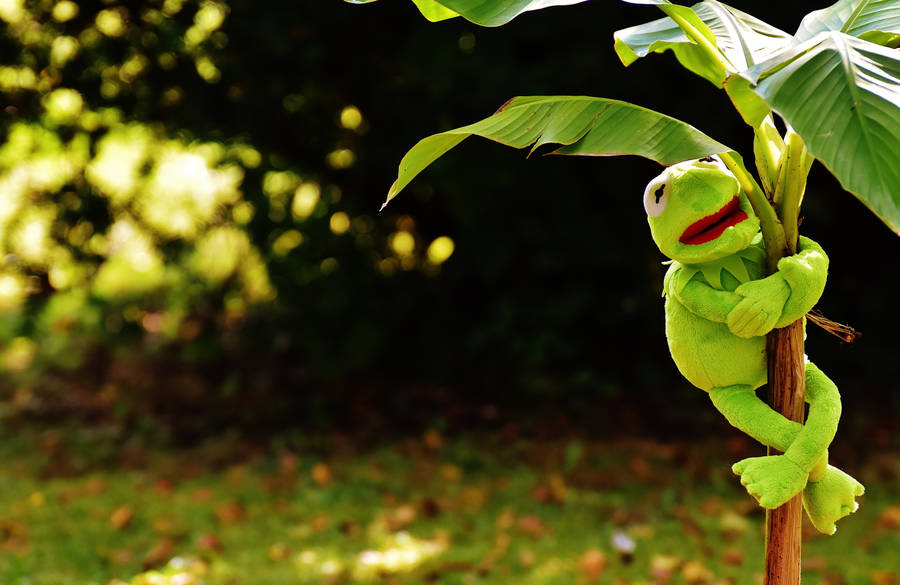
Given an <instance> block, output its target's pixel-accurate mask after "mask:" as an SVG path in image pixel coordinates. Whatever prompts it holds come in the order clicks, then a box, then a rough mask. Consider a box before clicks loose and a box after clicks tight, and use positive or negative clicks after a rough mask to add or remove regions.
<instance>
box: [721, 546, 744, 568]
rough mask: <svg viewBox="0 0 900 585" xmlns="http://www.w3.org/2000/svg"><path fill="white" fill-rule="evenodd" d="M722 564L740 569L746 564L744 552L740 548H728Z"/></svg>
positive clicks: (724, 553)
mask: <svg viewBox="0 0 900 585" xmlns="http://www.w3.org/2000/svg"><path fill="white" fill-rule="evenodd" d="M722 562H723V563H725V564H726V565H731V566H732V567H740V566H741V564H743V562H744V551H742V550H741V549H739V548H727V549H725V552H723V553H722Z"/></svg>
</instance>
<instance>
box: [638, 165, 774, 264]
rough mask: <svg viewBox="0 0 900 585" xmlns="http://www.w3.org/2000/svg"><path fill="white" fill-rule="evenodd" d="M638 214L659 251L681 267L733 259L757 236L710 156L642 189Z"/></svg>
mask: <svg viewBox="0 0 900 585" xmlns="http://www.w3.org/2000/svg"><path fill="white" fill-rule="evenodd" d="M644 209H645V210H646V211H647V219H648V221H649V223H650V233H651V234H652V235H653V241H654V242H656V245H657V246H658V247H659V250H660V251H661V252H662V253H663V254H665V255H666V256H668V257H669V258H671V259H673V260H677V261H679V262H681V263H682V264H700V263H703V262H709V261H711V260H716V259H718V258H724V257H725V256H729V255H731V254H734V253H735V252H737V251H738V250H743V249H744V248H746V247H747V246H749V245H750V242H751V241H752V240H753V236H755V235H756V233H757V232H758V231H759V219H758V218H757V217H756V214H754V213H753V208H752V207H751V206H750V201H749V200H748V199H747V196H746V195H745V194H744V193H743V192H742V191H741V189H740V184H739V183H738V180H737V179H736V178H735V176H734V175H733V174H731V172H730V171H729V170H728V169H727V168H726V167H725V165H724V164H723V163H722V161H721V160H719V158H718V157H714V156H710V157H706V158H701V159H696V160H690V161H685V162H682V163H678V164H676V165H673V166H671V167H668V168H667V169H666V170H665V171H663V172H662V173H661V174H660V175H659V176H658V177H656V178H655V179H653V180H652V181H650V184H649V185H647V189H646V190H645V191H644Z"/></svg>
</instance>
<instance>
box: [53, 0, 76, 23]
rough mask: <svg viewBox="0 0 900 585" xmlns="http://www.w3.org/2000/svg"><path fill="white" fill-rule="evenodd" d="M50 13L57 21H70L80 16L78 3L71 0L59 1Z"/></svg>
mask: <svg viewBox="0 0 900 585" xmlns="http://www.w3.org/2000/svg"><path fill="white" fill-rule="evenodd" d="M50 14H51V16H53V20H55V21H56V22H68V21H70V20H72V19H73V18H75V17H76V16H78V4H75V3H74V2H71V1H70V0H63V1H62V2H57V3H56V4H55V5H54V6H53V11H52V12H51V13H50Z"/></svg>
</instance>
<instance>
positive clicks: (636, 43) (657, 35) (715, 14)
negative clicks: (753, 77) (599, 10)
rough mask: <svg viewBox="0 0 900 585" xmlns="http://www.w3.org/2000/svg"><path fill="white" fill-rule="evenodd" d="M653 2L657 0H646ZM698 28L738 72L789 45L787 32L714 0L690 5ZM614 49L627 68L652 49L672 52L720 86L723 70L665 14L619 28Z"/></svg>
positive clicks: (687, 66)
mask: <svg viewBox="0 0 900 585" xmlns="http://www.w3.org/2000/svg"><path fill="white" fill-rule="evenodd" d="M650 3H654V4H655V3H656V2H650ZM678 9H681V10H685V11H688V12H691V13H692V14H693V15H694V19H695V21H699V22H700V24H701V25H702V26H697V25H696V24H695V26H696V28H697V29H698V30H699V31H700V32H701V33H702V34H703V35H704V36H706V37H707V38H709V39H710V40H711V41H712V42H713V43H714V44H715V46H716V47H717V48H718V49H719V51H721V52H722V54H723V55H724V57H725V58H726V59H728V61H729V62H730V63H731V64H732V66H733V67H734V69H735V70H738V71H741V70H744V69H747V68H749V67H751V66H752V65H754V64H756V63H759V62H761V61H764V60H765V59H767V58H769V57H771V56H772V55H773V54H774V53H776V52H778V51H780V50H781V49H783V48H784V47H786V46H787V45H789V44H790V43H791V35H789V34H787V33H786V32H784V31H781V30H779V29H777V28H775V27H774V26H771V25H769V24H767V23H765V22H763V21H761V20H759V19H757V18H755V17H753V16H750V15H749V14H746V13H744V12H741V11H740V10H737V9H736V8H732V7H730V6H728V5H726V4H722V3H721V2H717V1H716V0H706V1H705V2H700V3H697V4H694V5H693V6H692V7H691V8H690V9H689V8H687V7H686V6H680V7H678ZM614 37H615V49H616V53H617V54H618V55H619V58H620V59H621V60H622V63H624V64H625V65H626V66H627V65H630V64H631V63H633V62H634V61H635V60H636V59H638V58H639V57H644V56H646V55H648V54H649V53H651V52H655V53H661V52H663V51H666V50H671V51H672V52H674V53H675V57H676V58H677V59H678V61H679V62H680V63H681V64H682V65H683V66H684V67H685V68H686V69H688V70H690V71H692V72H694V73H696V74H697V75H700V76H701V77H703V78H705V79H707V80H709V81H710V82H712V83H713V84H715V85H716V86H721V85H722V83H723V81H724V79H725V75H726V72H725V69H724V67H722V65H721V64H719V63H716V62H714V61H713V60H712V59H711V58H710V57H709V55H707V54H706V53H705V52H703V50H702V49H701V48H700V47H699V46H698V45H697V44H696V43H694V41H692V40H690V39H689V38H688V37H687V36H686V35H685V34H684V32H683V31H682V29H681V27H680V26H679V25H678V24H676V23H675V21H674V20H672V19H671V18H669V17H665V18H660V19H658V20H654V21H651V22H648V23H645V24H641V25H638V26H633V27H630V28H626V29H623V30H620V31H617V32H616V33H615V35H614Z"/></svg>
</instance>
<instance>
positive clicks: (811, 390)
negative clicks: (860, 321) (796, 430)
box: [788, 362, 866, 534]
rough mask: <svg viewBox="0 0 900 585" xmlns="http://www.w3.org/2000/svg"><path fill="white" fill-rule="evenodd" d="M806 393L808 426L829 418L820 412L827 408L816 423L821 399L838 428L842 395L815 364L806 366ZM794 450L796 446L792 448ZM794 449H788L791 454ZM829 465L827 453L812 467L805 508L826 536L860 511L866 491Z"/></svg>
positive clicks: (846, 475) (798, 438)
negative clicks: (828, 405)
mask: <svg viewBox="0 0 900 585" xmlns="http://www.w3.org/2000/svg"><path fill="white" fill-rule="evenodd" d="M806 394H807V397H808V398H809V402H810V412H809V417H808V418H807V421H806V426H807V427H808V426H810V425H811V424H816V422H817V420H818V421H819V422H820V423H821V419H822V418H825V419H828V417H827V414H822V413H821V411H822V410H827V409H820V411H819V413H820V414H819V415H818V419H817V420H813V411H814V410H815V405H816V403H817V402H819V401H820V400H821V401H824V402H826V403H828V404H830V407H829V408H830V409H831V413H832V417H833V419H834V426H835V429H836V427H837V419H838V418H839V417H840V411H841V406H840V395H839V394H838V390H837V387H836V386H835V385H834V383H833V382H832V381H831V380H829V379H828V377H827V376H826V375H825V374H823V373H822V371H821V370H820V369H819V368H817V367H816V366H815V365H814V364H813V363H812V362H807V363H806ZM828 420H830V419H828ZM832 438H834V434H833V432H832V433H831V435H830V436H829V442H830V440H831V439H832ZM799 440H800V436H798V437H797V441H799ZM797 441H795V443H796V442H797ZM810 443H811V441H810ZM792 447H793V445H791V448H792ZM791 448H788V451H790V449H791ZM804 448H805V447H804ZM827 463H828V460H827V451H826V456H825V458H824V459H822V460H821V463H819V464H817V465H816V466H815V468H813V470H812V472H811V473H810V476H809V483H808V484H807V486H806V489H805V490H803V508H804V509H805V510H806V514H807V515H808V516H809V519H810V521H812V523H813V526H815V527H816V530H818V531H819V532H822V533H824V534H834V532H835V531H836V530H837V527H836V526H835V525H834V523H835V522H837V521H838V520H840V519H841V518H844V517H845V516H848V515H850V514H852V513H853V512H855V511H856V510H857V509H858V508H859V504H858V503H857V502H856V498H857V497H858V496H861V495H863V494H864V493H865V491H866V490H865V488H864V487H863V485H862V484H861V483H859V482H858V481H856V480H855V479H854V478H853V477H851V476H849V475H848V474H846V473H844V472H843V471H841V470H840V469H838V468H837V467H833V466H831V465H828V464H827Z"/></svg>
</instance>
